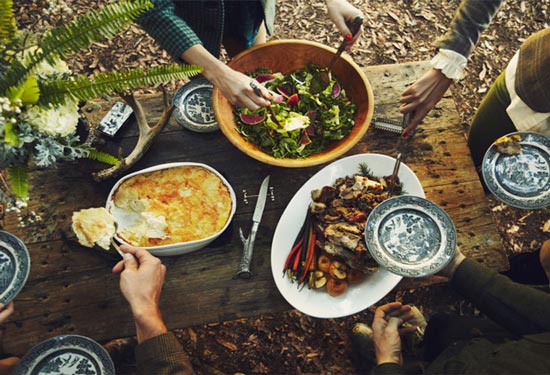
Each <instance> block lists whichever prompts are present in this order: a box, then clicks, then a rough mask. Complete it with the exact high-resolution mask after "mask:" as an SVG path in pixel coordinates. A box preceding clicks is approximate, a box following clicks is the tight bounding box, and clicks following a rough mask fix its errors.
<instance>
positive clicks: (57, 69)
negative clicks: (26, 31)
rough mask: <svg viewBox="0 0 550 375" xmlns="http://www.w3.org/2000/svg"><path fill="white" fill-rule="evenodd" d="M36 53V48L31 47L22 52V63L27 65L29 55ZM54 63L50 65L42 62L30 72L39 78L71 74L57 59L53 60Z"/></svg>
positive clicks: (62, 62) (64, 64) (65, 64)
mask: <svg viewBox="0 0 550 375" xmlns="http://www.w3.org/2000/svg"><path fill="white" fill-rule="evenodd" d="M36 51H39V49H38V48H37V47H31V48H28V49H26V50H25V51H23V62H24V63H25V64H28V63H29V55H30V53H34V52H36ZM54 61H55V64H54V65H51V64H50V63H48V62H47V61H45V60H43V61H42V62H40V63H39V64H38V65H36V66H35V67H34V68H33V70H32V71H33V72H34V73H35V74H37V75H39V76H41V77H48V76H57V75H59V74H63V73H66V74H71V70H70V69H69V66H68V65H67V63H66V62H65V61H63V60H61V59H59V58H54Z"/></svg>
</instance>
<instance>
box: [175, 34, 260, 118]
mask: <svg viewBox="0 0 550 375" xmlns="http://www.w3.org/2000/svg"><path fill="white" fill-rule="evenodd" d="M181 58H182V59H183V60H185V61H187V62H188V63H189V64H194V65H197V66H200V67H201V68H202V69H203V71H202V74H203V75H204V77H205V78H206V79H207V80H209V81H210V82H211V83H212V84H213V85H214V86H216V87H217V88H218V89H219V90H220V91H221V93H222V94H223V96H224V97H225V98H226V99H227V100H228V101H229V102H230V103H231V104H233V105H234V106H237V107H246V108H248V109H251V110H255V109H258V108H260V107H267V106H268V105H269V104H270V100H271V95H270V94H269V92H268V91H267V89H266V88H265V87H263V86H262V85H260V84H259V83H257V82H256V81H255V80H254V79H252V78H250V77H249V76H247V75H246V74H243V73H241V72H238V71H236V70H233V69H231V68H230V67H229V66H227V65H226V64H224V63H223V62H222V61H220V60H219V59H217V58H216V57H214V56H212V55H211V54H210V52H208V51H207V50H206V49H205V48H204V47H203V46H202V45H200V44H197V45H194V46H192V47H190V48H189V49H187V50H186V51H185V52H184V53H183V54H182V55H181ZM251 83H255V84H256V85H257V86H258V90H259V92H255V91H254V89H253V88H252V86H251V85H250V84H251ZM258 94H260V95H258Z"/></svg>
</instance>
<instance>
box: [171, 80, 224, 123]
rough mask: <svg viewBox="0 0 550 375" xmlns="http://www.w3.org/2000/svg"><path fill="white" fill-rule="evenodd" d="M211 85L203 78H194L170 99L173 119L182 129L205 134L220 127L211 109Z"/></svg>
mask: <svg viewBox="0 0 550 375" xmlns="http://www.w3.org/2000/svg"><path fill="white" fill-rule="evenodd" d="M212 88H213V86H212V83H210V81H209V80H207V79H206V78H204V77H200V78H195V79H192V80H191V81H189V82H187V83H186V84H185V85H183V86H182V87H180V88H179V90H178V91H176V94H175V95H174V98H173V99H172V104H173V105H174V107H175V108H174V117H175V118H176V121H177V122H178V123H179V124H180V125H181V126H183V127H185V128H187V129H189V130H193V131H196V132H201V133H206V132H212V131H215V130H218V129H219V128H220V127H219V125H218V123H217V122H216V117H215V116H214V108H213V107H212Z"/></svg>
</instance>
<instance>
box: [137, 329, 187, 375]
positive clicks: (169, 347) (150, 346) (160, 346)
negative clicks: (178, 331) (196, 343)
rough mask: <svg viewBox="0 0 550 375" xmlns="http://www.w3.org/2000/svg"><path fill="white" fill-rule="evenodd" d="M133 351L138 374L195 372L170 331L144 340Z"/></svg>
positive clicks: (160, 374) (170, 374)
mask: <svg viewBox="0 0 550 375" xmlns="http://www.w3.org/2000/svg"><path fill="white" fill-rule="evenodd" d="M135 353H136V366H137V373H138V374H143V375H151V374H155V375H175V374H178V375H191V374H195V372H194V371H193V367H191V363H190V362H189V358H188V357H187V355H186V354H185V353H184V352H183V349H182V347H181V345H180V343H179V341H178V340H177V339H176V336H174V334H173V333H171V332H167V333H164V334H162V335H159V336H156V337H153V338H150V339H148V340H145V341H144V342H142V343H141V344H139V345H138V346H137V347H136V350H135Z"/></svg>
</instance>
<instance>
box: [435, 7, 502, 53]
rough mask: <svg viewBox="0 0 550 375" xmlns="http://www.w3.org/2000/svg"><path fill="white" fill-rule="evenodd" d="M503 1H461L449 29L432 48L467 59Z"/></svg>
mask: <svg viewBox="0 0 550 375" xmlns="http://www.w3.org/2000/svg"><path fill="white" fill-rule="evenodd" d="M503 2H504V0H462V3H461V4H460V6H459V7H458V9H457V10H456V12H455V14H454V17H453V19H452V21H451V24H450V26H449V29H448V30H447V32H446V33H445V34H443V36H441V37H440V38H438V39H437V40H436V41H435V42H434V46H436V47H438V48H443V49H450V50H452V51H455V52H457V53H460V54H461V55H462V56H464V57H466V58H468V56H469V55H470V53H471V52H472V50H473V49H474V47H475V45H476V44H477V41H478V39H479V35H480V34H481V33H482V32H483V31H484V30H485V29H486V28H487V27H488V26H489V24H490V23H491V20H492V18H493V16H494V15H495V13H496V12H497V10H498V9H499V8H500V6H501V5H502V3H503Z"/></svg>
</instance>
